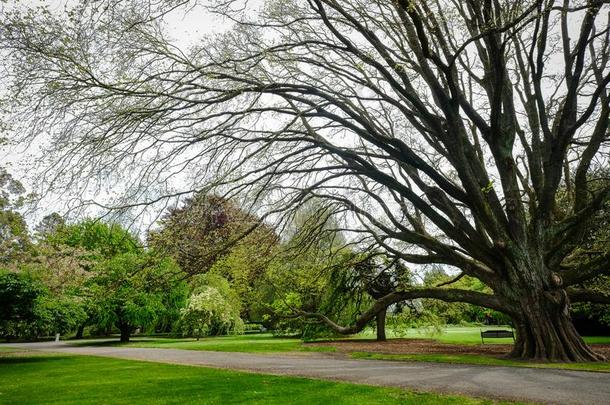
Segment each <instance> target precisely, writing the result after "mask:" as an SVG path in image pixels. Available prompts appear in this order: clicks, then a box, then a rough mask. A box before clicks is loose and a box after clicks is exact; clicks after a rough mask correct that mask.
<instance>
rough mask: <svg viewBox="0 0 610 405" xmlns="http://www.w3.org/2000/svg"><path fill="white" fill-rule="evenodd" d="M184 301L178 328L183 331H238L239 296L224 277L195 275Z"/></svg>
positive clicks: (241, 328)
mask: <svg viewBox="0 0 610 405" xmlns="http://www.w3.org/2000/svg"><path fill="white" fill-rule="evenodd" d="M194 285H195V287H194V288H193V290H192V292H191V295H190V296H189V298H188V300H187V302H186V305H185V307H184V308H182V309H181V310H180V321H179V324H178V325H179V329H180V331H181V333H182V334H183V335H186V336H194V337H196V338H197V340H199V338H200V337H201V336H207V335H223V334H241V333H243V332H244V322H243V320H242V319H241V318H240V300H239V299H238V297H237V295H236V294H235V292H234V291H233V290H232V289H231V287H230V285H229V282H228V281H227V280H225V279H224V278H222V277H220V276H217V275H213V274H206V275H203V276H198V277H197V279H196V280H195V281H194Z"/></svg>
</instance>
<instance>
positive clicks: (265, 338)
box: [83, 333, 335, 353]
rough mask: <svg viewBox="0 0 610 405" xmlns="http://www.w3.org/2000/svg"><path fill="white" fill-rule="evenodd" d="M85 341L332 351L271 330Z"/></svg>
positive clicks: (237, 349)
mask: <svg viewBox="0 0 610 405" xmlns="http://www.w3.org/2000/svg"><path fill="white" fill-rule="evenodd" d="M83 344H84V345H121V346H131V347H156V348H172V349H186V350H209V351H215V352H249V353H272V352H292V351H326V352H328V351H335V348H333V347H315V346H308V345H307V344H304V343H303V342H302V341H301V340H300V339H293V338H279V337H274V336H273V335H271V334H267V333H266V334H260V335H236V336H217V337H206V338H201V339H200V340H196V339H188V338H181V339H169V338H133V339H132V341H131V342H129V343H120V342H118V341H100V342H93V343H92V342H91V341H89V342H83Z"/></svg>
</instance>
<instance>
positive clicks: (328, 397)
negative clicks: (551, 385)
mask: <svg viewBox="0 0 610 405" xmlns="http://www.w3.org/2000/svg"><path fill="white" fill-rule="evenodd" d="M0 381H2V393H3V394H2V398H3V400H6V401H7V403H13V404H40V403H57V404H60V403H63V404H70V403H72V404H82V405H85V404H95V405H97V404H100V403H112V404H126V405H132V404H141V403H147V404H148V403H150V404H184V403H187V404H188V403H191V404H194V403H198V404H243V403H247V404H264V405H272V404H286V403H297V404H327V403H332V404H370V405H374V404H384V405H393V404H418V405H431V404H437V405H438V404H443V405H445V404H446V405H454V404H455V405H458V404H459V405H474V404H491V403H492V402H491V401H487V400H478V399H471V398H467V397H461V396H447V395H440V394H426V393H414V392H410V391H405V390H401V389H398V388H382V387H371V386H368V385H357V384H348V383H339V382H335V381H321V380H312V379H307V378H298V377H282V376H272V375H268V374H255V373H243V372H236V371H229V370H217V369H212V368H204V367H189V366H179V365H171V364H162V363H153V362H143V361H132V360H119V359H111V358H103V357H90V356H59V357H58V356H46V355H45V356H36V357H34V356H30V357H23V356H21V357H19V358H16V357H8V356H3V357H0ZM493 403H496V402H495V401H494V402H493Z"/></svg>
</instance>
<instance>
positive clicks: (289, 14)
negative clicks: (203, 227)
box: [0, 0, 610, 361]
mask: <svg viewBox="0 0 610 405" xmlns="http://www.w3.org/2000/svg"><path fill="white" fill-rule="evenodd" d="M183 3H185V4H186V3H188V2H187V1H184V2H177V1H170V2H153V1H150V2H147V7H143V6H142V2H141V1H129V0H125V1H107V2H106V1H105V2H89V1H83V2H81V3H80V4H78V5H77V6H76V7H75V8H74V9H73V10H70V11H69V12H68V13H66V14H65V15H57V14H54V13H51V12H46V11H44V9H43V10H42V11H41V9H30V10H24V9H20V8H13V9H12V10H6V12H5V13H4V14H3V16H2V17H1V22H0V38H1V39H0V41H1V43H2V48H3V49H4V53H5V56H6V58H5V60H6V61H7V62H6V63H5V66H6V67H7V71H6V78H7V79H6V80H9V81H10V83H9V85H10V86H9V90H10V91H12V93H11V94H10V96H11V97H12V98H11V99H10V100H11V101H10V106H11V112H12V114H11V115H10V116H9V118H11V119H12V121H11V124H12V125H13V129H14V131H15V133H17V134H19V135H20V136H21V137H22V138H24V139H25V140H31V137H32V136H37V135H39V134H52V138H51V139H50V141H49V142H48V143H49V145H50V147H51V149H52V153H50V154H48V155H47V156H49V157H50V158H51V161H50V164H49V165H48V166H47V168H48V170H47V171H46V172H45V173H46V174H45V175H42V176H41V177H40V178H41V179H42V180H48V181H49V183H50V184H51V185H52V186H54V187H56V188H57V187H59V186H61V185H65V186H66V187H70V188H72V189H75V190H79V191H83V190H85V191H87V190H88V191H92V190H96V189H95V188H94V187H96V186H97V185H96V182H95V181H94V180H93V179H95V178H97V179H99V182H98V183H97V184H98V185H99V184H106V183H107V182H108V178H109V176H110V178H111V180H112V181H113V182H115V183H113V184H115V185H117V184H121V183H122V184H123V185H124V186H125V190H127V191H126V192H125V194H124V195H125V197H126V198H129V199H132V200H134V199H135V201H134V202H130V204H124V205H133V204H151V203H153V202H155V201H162V200H163V197H168V198H169V197H171V196H175V195H179V194H180V193H188V192H191V191H193V190H194V189H200V188H203V187H204V186H211V185H214V186H216V187H217V190H220V191H224V192H226V193H227V194H236V193H238V192H239V193H240V195H242V196H247V198H245V201H248V202H249V203H250V204H251V206H252V207H256V208H257V209H260V210H264V211H266V212H267V213H269V215H267V216H266V217H265V218H266V219H268V220H278V221H280V220H282V219H285V218H286V217H287V216H286V215H282V213H287V212H290V210H291V209H293V208H294V207H295V206H298V205H300V204H301V203H302V202H303V201H304V200H306V199H308V198H312V197H315V198H318V199H322V200H324V201H326V204H327V206H328V208H329V209H331V210H333V212H334V213H336V214H337V216H338V217H339V218H342V219H343V224H342V225H341V228H344V229H345V230H349V231H351V233H349V234H348V242H349V243H357V244H359V245H361V247H362V248H364V247H366V248H370V249H376V248H382V249H385V250H386V251H387V253H388V254H390V255H394V256H395V257H397V258H400V259H401V260H404V261H406V262H410V263H415V264H445V265H450V266H453V267H455V268H457V269H459V271H461V272H463V273H464V274H467V275H469V276H472V277H475V278H477V279H479V280H481V281H482V282H483V283H484V284H486V285H487V286H489V287H490V288H491V290H492V291H493V293H482V292H474V291H468V290H463V289H457V288H451V285H445V286H442V287H430V288H409V289H401V290H397V291H394V292H392V293H390V294H388V295H386V296H384V297H382V298H380V299H379V300H378V301H377V302H376V304H375V305H374V306H373V307H372V308H371V309H370V310H369V311H366V312H364V313H363V315H362V317H361V318H360V319H359V320H358V321H357V322H356V323H355V324H354V325H352V326H349V327H341V326H339V325H336V324H334V323H333V322H332V321H331V320H330V319H327V318H324V317H322V316H319V317H320V318H321V319H324V320H325V321H326V322H327V323H328V324H329V325H332V326H333V327H334V328H335V329H336V330H337V331H339V332H342V333H351V332H355V331H357V330H358V329H360V328H362V327H363V326H364V325H366V323H367V322H368V321H369V320H370V319H372V317H374V316H375V314H377V313H378V312H379V311H380V309H381V308H384V307H387V306H388V305H390V304H392V303H394V302H399V301H402V300H405V299H412V298H436V299H440V300H444V301H449V302H455V301H461V302H468V303H472V304H475V305H480V306H484V307H488V308H491V309H495V310H498V311H501V312H503V313H505V314H507V315H509V316H510V317H511V318H512V319H513V322H514V324H515V327H516V329H517V331H518V334H517V335H518V336H517V342H516V344H515V346H514V350H513V353H512V354H513V355H514V356H516V357H523V358H537V359H552V360H564V361H582V360H599V359H600V358H601V356H599V355H597V354H596V353H594V352H593V351H591V350H590V349H589V348H588V347H587V346H586V345H585V343H584V342H583V340H582V339H581V337H580V336H579V335H578V333H577V332H576V330H575V329H574V327H573V325H572V321H571V319H570V317H569V311H568V309H569V305H570V301H580V300H589V301H599V302H608V301H609V298H608V296H607V295H603V294H596V293H594V292H591V291H586V290H582V289H578V290H573V289H572V288H571V286H573V285H575V284H577V283H583V282H584V281H586V280H587V279H590V278H592V277H595V276H596V275H597V274H600V273H604V272H605V273H608V271H609V269H610V266H609V261H610V252H609V250H608V247H607V245H606V246H605V247H604V248H603V249H601V250H598V251H596V252H582V251H580V250H575V247H576V246H578V245H579V240H580V239H581V238H582V237H583V235H585V234H586V232H587V228H588V227H589V226H590V221H589V219H590V218H592V217H593V214H594V213H596V212H597V211H598V210H599V209H600V208H601V207H603V206H604V205H605V204H607V202H608V199H609V198H610V188H608V187H594V186H593V185H592V184H591V182H590V179H591V178H592V177H595V176H596V173H597V172H598V170H599V168H600V167H602V166H606V165H607V164H608V121H609V111H610V104H609V101H608V100H609V99H608V94H607V87H608V84H609V83H610V69H609V66H608V56H609V54H610V45H609V29H608V27H609V24H608V4H606V3H607V2H606V1H602V0H583V1H570V0H564V1H557V0H510V1H509V0H467V1H457V0H432V1H418V0H394V1H387V0H383V1H382V0H342V1H340V0H306V1H296V0H288V1H285V0H282V1H277V0H269V1H267V2H266V3H265V5H264V6H262V7H259V3H258V2H257V3H255V4H254V5H250V6H248V4H249V3H247V2H243V1H232V0H226V1H210V2H208V3H207V4H208V11H209V12H212V13H216V17H217V18H223V19H224V21H225V22H226V24H227V26H229V25H230V26H231V28H230V29H227V30H226V32H224V33H222V34H219V35H214V36H209V37H208V38H205V39H201V40H199V41H191V43H190V44H189V45H188V46H181V44H180V43H179V42H177V41H174V40H172V39H171V37H172V34H171V33H170V32H168V31H167V30H166V25H167V24H165V21H166V20H168V21H171V19H172V15H174V14H176V13H177V12H179V11H180V10H182V9H181V8H180V6H181V4H183ZM186 9H187V10H191V11H193V12H197V10H198V9H197V8H196V7H195V9H193V8H190V7H188V4H187V7H186ZM166 17H167V18H166ZM174 32H175V31H174ZM185 168H186V169H188V176H186V175H184V174H185V173H186V172H185V171H184V170H183V169H185ZM176 173H181V175H180V176H179V177H180V179H181V180H182V181H181V182H180V183H176V184H180V185H181V189H179V190H176V189H170V188H169V187H167V185H168V181H170V182H171V177H172V176H174V175H175V174H176ZM96 176H97V177H96ZM184 179H188V180H187V181H184ZM158 185H162V186H163V187H161V188H159V187H154V186H158ZM151 190H159V191H157V192H155V193H152V194H151ZM560 190H566V192H563V191H562V192H559V191H560ZM560 198H561V199H563V200H565V201H562V204H558V200H559V199H560ZM118 205H120V203H119V204H118ZM563 207H565V208H563Z"/></svg>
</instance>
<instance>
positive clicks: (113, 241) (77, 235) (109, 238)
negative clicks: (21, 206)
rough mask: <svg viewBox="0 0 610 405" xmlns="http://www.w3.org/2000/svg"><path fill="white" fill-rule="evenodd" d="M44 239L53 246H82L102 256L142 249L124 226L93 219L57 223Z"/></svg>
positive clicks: (106, 256)
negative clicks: (71, 222) (62, 223)
mask: <svg viewBox="0 0 610 405" xmlns="http://www.w3.org/2000/svg"><path fill="white" fill-rule="evenodd" d="M44 241H45V242H46V243H48V244H50V245H53V246H58V245H59V246H62V245H63V246H69V247H73V248H81V249H84V250H86V251H88V252H91V253H92V254H94V255H95V256H100V257H101V258H111V257H113V256H116V255H119V254H122V253H130V252H131V253H133V252H137V251H138V250H140V249H141V247H140V243H139V242H138V240H137V239H136V238H134V237H133V236H132V235H131V234H130V233H129V231H128V230H126V229H124V228H123V227H122V226H120V225H118V224H114V223H111V224H108V223H105V222H101V221H98V220H93V219H86V220H83V221H80V222H78V223H76V224H70V225H61V224H57V227H56V229H55V231H54V232H51V233H47V234H45V235H44Z"/></svg>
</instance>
